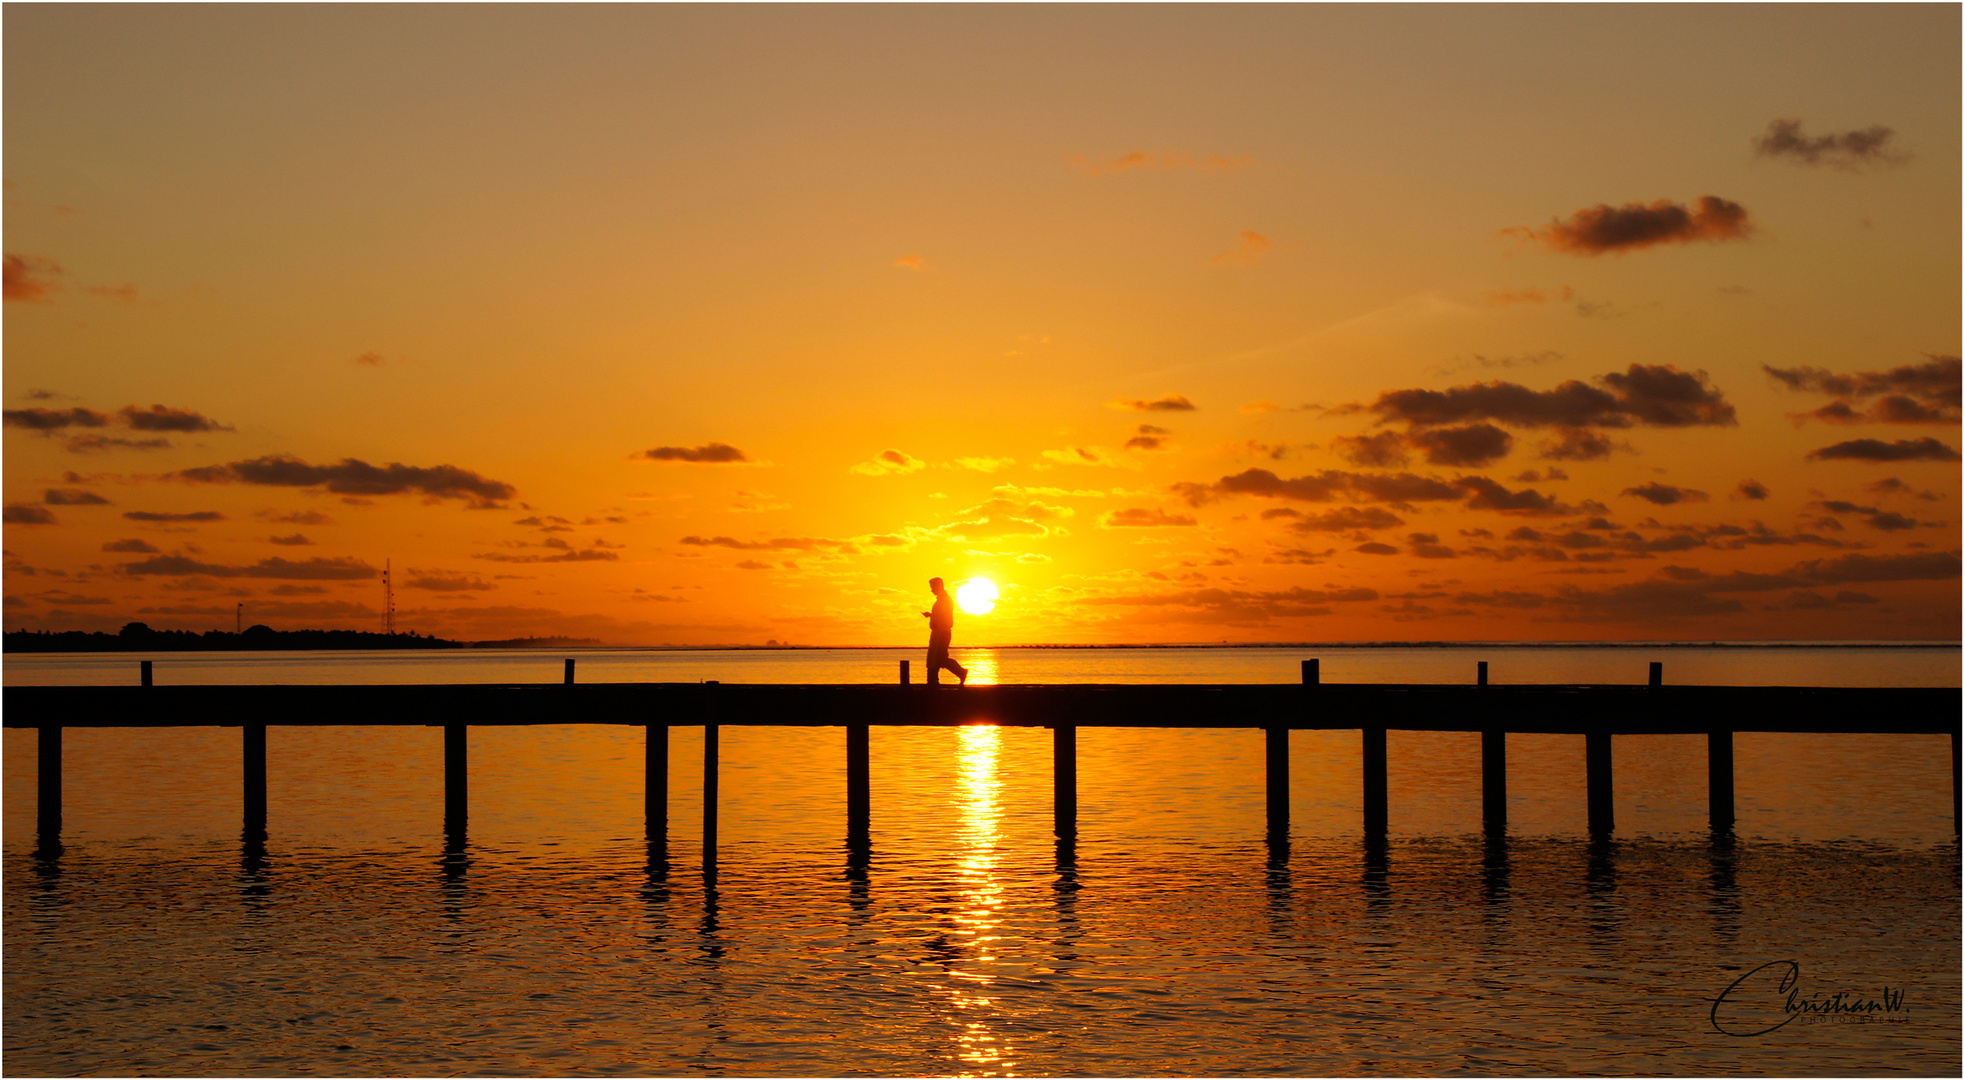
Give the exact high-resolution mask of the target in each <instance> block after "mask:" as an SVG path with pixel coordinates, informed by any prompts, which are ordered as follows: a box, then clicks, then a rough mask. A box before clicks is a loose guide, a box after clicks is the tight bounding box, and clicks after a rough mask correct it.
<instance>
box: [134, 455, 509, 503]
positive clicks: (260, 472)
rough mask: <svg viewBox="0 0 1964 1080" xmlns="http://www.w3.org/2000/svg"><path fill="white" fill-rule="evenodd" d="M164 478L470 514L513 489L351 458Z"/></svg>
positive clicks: (214, 468) (449, 468)
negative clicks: (422, 499)
mask: <svg viewBox="0 0 1964 1080" xmlns="http://www.w3.org/2000/svg"><path fill="white" fill-rule="evenodd" d="M168 476H169V477H171V478H175V479H179V480H188V481H191V482H193V483H205V484H229V483H241V484H263V485H267V486H269V487H320V488H326V489H327V490H328V491H331V492H333V493H335V494H337V495H356V496H362V495H403V494H407V493H410V492H421V493H422V494H424V495H427V496H430V497H431V498H437V499H462V500H464V502H465V503H466V504H467V505H469V506H470V507H472V508H473V509H480V510H498V509H503V502H504V500H506V499H509V498H511V497H512V496H514V495H516V494H518V489H517V488H514V487H512V486H511V485H510V484H507V483H505V482H504V481H502V480H492V479H490V478H488V477H483V476H479V475H478V474H476V473H474V472H471V471H470V470H469V469H460V468H458V467H457V466H455V465H435V466H431V467H428V468H422V467H418V466H414V465H402V464H398V463H396V462H390V463H389V464H387V465H383V466H375V465H370V464H368V463H367V462H365V461H359V460H356V459H355V458H343V459H341V461H340V463H338V464H335V465H309V464H308V463H306V462H304V461H302V460H300V459H299V458H293V457H286V456H284V455H280V454H271V455H268V456H266V457H259V458H253V459H252V460H250V461H234V462H231V463H230V464H226V465H207V466H204V467H202V468H196V469H184V470H182V471H180V472H175V473H170V474H168Z"/></svg>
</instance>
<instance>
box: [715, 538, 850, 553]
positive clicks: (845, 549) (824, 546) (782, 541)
mask: <svg viewBox="0 0 1964 1080" xmlns="http://www.w3.org/2000/svg"><path fill="white" fill-rule="evenodd" d="M680 543H682V544H684V545H686V546H688V547H722V548H729V549H731V550H733V551H805V552H823V551H831V552H836V553H838V554H840V555H857V554H859V547H858V545H856V544H854V543H853V542H852V541H850V540H824V539H820V538H818V537H815V536H780V537H777V538H775V539H771V540H738V539H737V538H736V537H733V536H685V537H683V538H682V539H681V541H680Z"/></svg>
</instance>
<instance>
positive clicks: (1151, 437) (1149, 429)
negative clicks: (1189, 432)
mask: <svg viewBox="0 0 1964 1080" xmlns="http://www.w3.org/2000/svg"><path fill="white" fill-rule="evenodd" d="M1171 434H1173V433H1172V432H1171V431H1168V430H1167V429H1165V428H1163V427H1159V426H1157V425H1155V424H1140V425H1139V433H1138V434H1137V435H1134V436H1132V437H1131V438H1129V439H1127V440H1125V449H1127V450H1164V449H1165V448H1166V437H1167V436H1169V435H1171Z"/></svg>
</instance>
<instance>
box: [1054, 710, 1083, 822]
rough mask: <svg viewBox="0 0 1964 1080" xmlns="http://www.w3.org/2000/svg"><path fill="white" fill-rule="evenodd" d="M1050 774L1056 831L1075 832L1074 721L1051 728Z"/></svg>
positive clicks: (1075, 761) (1075, 741)
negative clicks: (1053, 790) (1053, 791)
mask: <svg viewBox="0 0 1964 1080" xmlns="http://www.w3.org/2000/svg"><path fill="white" fill-rule="evenodd" d="M1050 762H1051V776H1052V780H1053V787H1054V789H1055V793H1054V795H1053V796H1052V798H1051V805H1052V807H1053V809H1054V813H1055V816H1056V828H1057V835H1058V836H1059V837H1060V838H1063V837H1075V836H1076V835H1077V725H1075V724H1057V725H1055V726H1054V727H1053V728H1052V739H1051V756H1050Z"/></svg>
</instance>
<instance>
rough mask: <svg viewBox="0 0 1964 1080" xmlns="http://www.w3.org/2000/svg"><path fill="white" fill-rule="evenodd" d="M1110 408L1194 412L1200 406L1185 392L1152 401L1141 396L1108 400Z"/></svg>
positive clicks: (1107, 405) (1107, 406)
mask: <svg viewBox="0 0 1964 1080" xmlns="http://www.w3.org/2000/svg"><path fill="white" fill-rule="evenodd" d="M1105 407H1106V408H1108V409H1124V410H1129V411H1131V412H1192V411H1194V410H1195V409H1197V408H1199V407H1200V406H1198V405H1195V404H1194V403H1193V402H1191V401H1188V400H1187V398H1186V395H1185V394H1167V395H1165V396H1163V397H1157V398H1154V399H1152V400H1151V401H1146V400H1143V399H1141V398H1120V399H1118V400H1117V401H1113V402H1108V403H1107V404H1106V406H1105Z"/></svg>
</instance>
